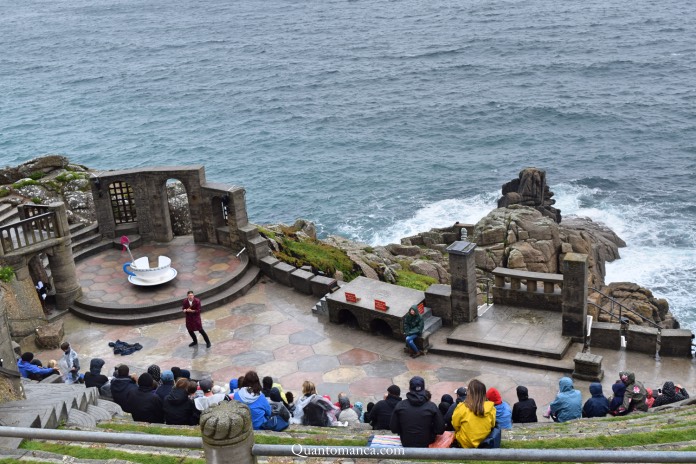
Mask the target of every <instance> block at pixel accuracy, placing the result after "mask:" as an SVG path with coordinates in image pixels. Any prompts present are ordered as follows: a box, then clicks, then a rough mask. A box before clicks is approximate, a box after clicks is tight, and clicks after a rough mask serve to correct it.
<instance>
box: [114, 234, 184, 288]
mask: <svg viewBox="0 0 696 464" xmlns="http://www.w3.org/2000/svg"><path fill="white" fill-rule="evenodd" d="M121 243H123V240H121ZM123 246H124V248H126V249H127V250H128V254H129V255H130V257H131V259H132V260H133V255H132V254H131V253H130V248H129V247H128V243H123ZM171 265H172V260H171V259H170V258H168V257H167V256H159V257H158V258H157V267H150V260H149V258H148V257H147V256H143V257H142V258H138V259H135V260H133V261H131V262H129V263H126V264H124V265H123V272H125V273H126V274H128V282H130V283H132V284H133V285H141V286H151V285H160V284H164V283H167V282H169V281H170V280H172V279H174V277H176V274H177V272H176V269H174V268H173V267H171ZM128 268H130V270H129V269H128Z"/></svg>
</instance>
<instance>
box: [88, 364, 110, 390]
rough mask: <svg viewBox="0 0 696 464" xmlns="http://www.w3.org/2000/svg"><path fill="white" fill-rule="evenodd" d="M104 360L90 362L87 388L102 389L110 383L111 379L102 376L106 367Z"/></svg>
mask: <svg viewBox="0 0 696 464" xmlns="http://www.w3.org/2000/svg"><path fill="white" fill-rule="evenodd" d="M104 364H105V363H104V360H103V359H101V358H92V360H91V361H90V362H89V371H88V372H85V375H84V382H85V387H86V388H90V387H97V388H99V389H101V387H103V386H104V385H106V384H107V383H108V382H109V378H108V377H107V376H105V375H104V374H102V372H101V370H102V367H104Z"/></svg>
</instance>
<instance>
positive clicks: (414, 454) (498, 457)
mask: <svg viewBox="0 0 696 464" xmlns="http://www.w3.org/2000/svg"><path fill="white" fill-rule="evenodd" d="M0 437H15V438H25V439H41V440H62V441H79V442H96V443H111V444H125V445H142V446H158V447H171V448H188V449H201V448H203V440H202V438H201V437H184V436H176V435H174V436H171V435H150V434H136V433H110V432H92V431H81V430H53V429H35V428H24V427H2V426H0ZM251 454H252V455H254V456H288V457H305V456H308V457H314V456H319V457H328V458H341V457H348V458H360V459H376V460H377V459H385V458H388V459H396V460H413V459H427V460H434V461H463V460H477V461H540V462H630V463H634V462H650V463H653V462H656V463H661V462H677V463H693V462H696V451H655V450H608V449H591V450H578V449H519V448H499V449H454V448H367V447H360V446H305V445H299V444H295V445H260V444H256V445H253V447H252V449H251ZM206 460H207V461H208V462H214V460H210V459H208V456H206Z"/></svg>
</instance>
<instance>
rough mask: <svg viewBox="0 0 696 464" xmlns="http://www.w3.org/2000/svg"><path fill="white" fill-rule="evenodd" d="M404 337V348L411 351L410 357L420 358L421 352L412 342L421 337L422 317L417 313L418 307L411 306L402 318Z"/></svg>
mask: <svg viewBox="0 0 696 464" xmlns="http://www.w3.org/2000/svg"><path fill="white" fill-rule="evenodd" d="M404 335H405V336H406V346H407V347H408V348H409V349H410V350H411V357H412V358H417V357H418V356H422V355H423V352H422V351H420V350H419V349H418V347H417V346H416V343H415V342H414V340H415V339H416V338H418V337H420V336H421V335H423V317H422V316H421V314H420V312H419V311H418V306H417V305H413V306H411V308H410V309H409V310H408V314H406V316H404Z"/></svg>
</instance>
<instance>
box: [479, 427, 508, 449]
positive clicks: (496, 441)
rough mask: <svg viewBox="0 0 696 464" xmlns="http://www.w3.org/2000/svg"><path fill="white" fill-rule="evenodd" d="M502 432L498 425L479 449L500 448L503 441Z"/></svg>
mask: <svg viewBox="0 0 696 464" xmlns="http://www.w3.org/2000/svg"><path fill="white" fill-rule="evenodd" d="M501 435H502V434H501V432H500V427H498V426H497V425H496V426H495V427H493V429H492V430H491V433H489V434H488V436H487V437H486V439H485V440H483V441H482V442H481V444H480V445H478V447H479V448H500V441H501V438H502V436H501Z"/></svg>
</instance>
